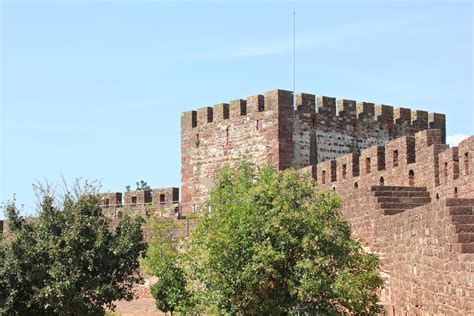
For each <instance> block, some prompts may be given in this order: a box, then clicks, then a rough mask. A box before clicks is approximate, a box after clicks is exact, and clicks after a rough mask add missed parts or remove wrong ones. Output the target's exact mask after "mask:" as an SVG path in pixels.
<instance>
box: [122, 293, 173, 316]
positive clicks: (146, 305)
mask: <svg viewBox="0 0 474 316" xmlns="http://www.w3.org/2000/svg"><path fill="white" fill-rule="evenodd" d="M115 312H116V313H119V314H120V315H121V316H132V315H133V316H137V315H145V316H164V315H170V313H163V312H160V311H159V310H157V309H156V307H155V300H154V299H153V298H151V297H150V298H138V299H135V300H133V301H130V302H127V301H120V302H117V308H116V309H115Z"/></svg>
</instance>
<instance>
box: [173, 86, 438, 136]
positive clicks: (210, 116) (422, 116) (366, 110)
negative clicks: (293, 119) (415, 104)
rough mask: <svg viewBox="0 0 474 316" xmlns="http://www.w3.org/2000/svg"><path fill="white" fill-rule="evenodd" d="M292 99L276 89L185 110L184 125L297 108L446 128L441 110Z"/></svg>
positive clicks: (302, 96)
mask: <svg viewBox="0 0 474 316" xmlns="http://www.w3.org/2000/svg"><path fill="white" fill-rule="evenodd" d="M275 95H278V97H280V98H282V97H283V98H286V99H287V102H283V103H280V104H279V107H275V103H274V102H273V101H272V100H273V99H274V96H275ZM292 99H293V93H292V92H291V91H285V90H273V91H269V92H267V93H265V94H264V95H261V94H258V95H253V96H249V97H247V98H246V99H238V100H233V101H230V102H229V103H219V104H216V105H214V106H213V107H202V108H199V109H197V110H194V111H188V112H183V113H182V114H181V121H182V125H181V128H182V130H186V129H192V128H196V127H202V126H206V124H208V123H215V122H222V121H225V120H229V121H232V120H233V119H237V118H240V117H242V116H247V115H252V114H253V113H260V112H266V111H279V110H286V111H294V113H296V114H299V115H310V116H311V118H312V119H316V118H324V119H326V120H327V119H329V120H338V119H340V120H343V119H350V120H351V123H352V124H358V123H363V122H367V121H368V120H372V121H376V122H381V123H383V124H385V125H386V127H387V128H391V129H393V128H397V127H400V128H401V127H403V128H406V127H407V126H411V127H413V128H414V129H415V130H422V129H427V128H436V129H441V130H442V131H443V133H444V131H445V125H446V118H445V115H444V114H440V113H428V112H427V111H423V110H411V109H409V108H404V107H400V108H394V107H392V106H390V105H386V104H379V105H375V104H374V103H371V102H365V101H363V102H357V101H354V100H349V99H339V100H336V98H334V97H328V96H316V95H314V94H309V93H298V94H297V95H296V98H295V105H296V108H295V107H293V101H292ZM229 124H231V122H229ZM443 135H444V134H443ZM443 141H445V136H443Z"/></svg>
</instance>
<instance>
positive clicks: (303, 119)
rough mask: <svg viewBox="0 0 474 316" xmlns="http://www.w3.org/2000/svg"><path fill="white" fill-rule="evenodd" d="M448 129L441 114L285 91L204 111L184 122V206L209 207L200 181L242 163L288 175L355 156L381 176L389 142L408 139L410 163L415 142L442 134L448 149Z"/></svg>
mask: <svg viewBox="0 0 474 316" xmlns="http://www.w3.org/2000/svg"><path fill="white" fill-rule="evenodd" d="M445 125H446V120H445V116H444V114H439V113H428V112H427V111H423V110H411V109H409V108H404V107H401V108H393V107H392V106H389V105H386V104H379V105H375V104H374V103H371V102H366V101H355V100H351V99H339V100H337V99H336V98H334V97H330V96H316V95H315V94H310V93H299V94H296V95H295V98H294V99H293V92H292V91H286V90H272V91H269V92H266V93H264V94H258V95H253V96H249V97H247V98H246V99H237V100H233V101H230V102H227V103H219V104H216V105H214V106H212V107H210V106H207V107H202V108H199V109H197V110H194V111H188V112H184V113H182V114H181V153H182V156H181V157H182V160H181V165H182V191H181V192H182V198H183V201H184V202H189V201H191V200H197V201H200V202H202V201H205V200H206V197H207V194H208V192H207V191H208V190H207V188H206V187H205V186H203V185H202V184H200V182H199V181H197V179H200V178H209V179H214V178H215V177H216V172H217V170H218V169H219V168H220V166H221V165H222V164H224V163H228V162H232V161H235V160H236V159H239V158H245V159H247V160H250V161H253V162H255V163H256V164H264V163H272V164H274V165H275V166H276V167H277V168H278V169H285V168H290V167H294V168H302V167H305V166H308V165H313V164H316V163H321V162H324V161H326V160H334V159H336V158H338V157H340V156H343V155H345V154H348V153H353V154H355V155H357V157H358V158H357V159H359V156H361V157H365V156H367V157H366V158H369V160H371V161H370V167H371V168H372V170H373V171H380V170H382V169H383V168H385V164H388V165H390V162H389V161H387V162H386V161H385V160H386V159H385V154H384V153H383V152H381V151H384V150H385V147H383V146H384V145H385V144H386V143H387V142H388V141H391V140H393V139H397V138H403V137H405V136H407V137H408V138H407V139H408V142H409V143H408V144H406V146H405V147H406V148H400V152H399V154H400V159H406V160H407V161H409V162H411V160H410V159H413V157H414V155H411V154H410V155H408V153H411V152H412V151H413V146H414V145H413V144H414V138H413V137H414V136H413V135H415V133H416V132H419V131H423V130H427V129H439V130H441V134H440V137H441V138H440V141H441V142H442V143H444V142H445V129H446V128H445ZM375 145H377V146H382V147H378V149H377V150H379V151H380V152H378V156H374V158H370V156H373V153H369V152H365V151H364V149H365V148H368V147H372V146H375ZM390 150H391V149H390ZM405 156H406V157H405ZM364 159H365V158H364ZM364 168H365V165H363V164H359V163H358V161H355V160H354V162H353V163H351V170H350V171H351V172H354V174H358V173H359V172H360V173H361V174H363V172H364V170H365V169H364ZM331 176H334V174H331ZM328 177H329V173H328ZM328 179H329V178H328ZM188 211H190V210H188Z"/></svg>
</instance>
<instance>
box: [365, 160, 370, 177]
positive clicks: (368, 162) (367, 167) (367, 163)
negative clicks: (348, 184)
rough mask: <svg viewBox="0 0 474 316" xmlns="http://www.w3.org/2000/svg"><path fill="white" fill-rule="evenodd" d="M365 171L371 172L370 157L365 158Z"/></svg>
mask: <svg viewBox="0 0 474 316" xmlns="http://www.w3.org/2000/svg"><path fill="white" fill-rule="evenodd" d="M365 173H370V157H367V158H365Z"/></svg>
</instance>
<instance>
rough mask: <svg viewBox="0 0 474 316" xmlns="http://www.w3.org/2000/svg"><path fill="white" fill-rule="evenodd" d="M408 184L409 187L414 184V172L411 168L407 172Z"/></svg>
mask: <svg viewBox="0 0 474 316" xmlns="http://www.w3.org/2000/svg"><path fill="white" fill-rule="evenodd" d="M408 184H409V185H410V186H411V187H413V186H415V172H414V171H413V170H410V171H409V172H408Z"/></svg>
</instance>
